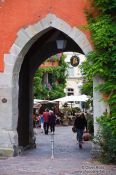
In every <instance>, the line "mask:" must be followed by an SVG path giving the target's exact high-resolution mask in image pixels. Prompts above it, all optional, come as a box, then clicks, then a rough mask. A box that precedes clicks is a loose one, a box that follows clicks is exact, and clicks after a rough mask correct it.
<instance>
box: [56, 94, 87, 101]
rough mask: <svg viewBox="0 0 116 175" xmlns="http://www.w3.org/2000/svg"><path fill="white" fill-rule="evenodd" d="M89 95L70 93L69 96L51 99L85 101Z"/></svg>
mask: <svg viewBox="0 0 116 175" xmlns="http://www.w3.org/2000/svg"><path fill="white" fill-rule="evenodd" d="M88 99H89V97H88V96H87V95H78V96H77V95H71V96H65V97H62V98H58V99H55V100H53V101H60V102H68V101H69V102H70V101H87V100H88Z"/></svg>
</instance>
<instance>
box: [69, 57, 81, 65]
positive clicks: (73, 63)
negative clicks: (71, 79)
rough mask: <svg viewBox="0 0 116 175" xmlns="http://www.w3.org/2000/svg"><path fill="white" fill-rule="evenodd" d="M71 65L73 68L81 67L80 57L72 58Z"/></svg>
mask: <svg viewBox="0 0 116 175" xmlns="http://www.w3.org/2000/svg"><path fill="white" fill-rule="evenodd" d="M70 63H71V65H72V66H73V67H76V66H78V65H79V57H77V56H76V55H74V56H72V57H71V59H70Z"/></svg>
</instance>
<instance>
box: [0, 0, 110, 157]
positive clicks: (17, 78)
mask: <svg viewBox="0 0 116 175" xmlns="http://www.w3.org/2000/svg"><path fill="white" fill-rule="evenodd" d="M89 2H90V1H89V0H87V1H85V0H78V1H77V0H68V3H67V0H61V1H60V0H38V1H37V0H30V1H29V0H20V1H17V0H12V1H11V0H4V1H0V11H1V13H0V38H1V41H2V42H1V43H0V154H1V155H7V156H13V155H14V154H15V153H17V150H18V148H19V147H27V146H29V147H33V146H34V145H35V137H34V133H33V127H32V126H33V125H32V123H33V121H32V108H33V76H34V73H35V71H36V70H37V68H38V67H39V65H41V64H42V63H43V62H44V61H45V60H46V59H47V58H49V57H50V56H52V55H54V54H57V53H59V52H60V50H59V49H58V48H57V47H56V40H57V39H58V38H59V37H61V35H62V37H64V38H65V39H66V40H67V46H66V48H65V50H64V51H72V52H79V53H81V54H85V55H87V54H88V53H89V52H90V51H92V46H91V40H90V35H89V33H88V32H87V31H84V30H82V29H81V30H80V28H81V26H83V25H86V24H87V19H86V15H85V13H84V12H85V8H89ZM102 82H103V81H102V80H101V79H100V78H99V77H94V79H93V84H94V87H96V86H97V85H98V84H99V83H102ZM93 95H94V98H93V101H94V106H95V108H94V130H95V134H96V132H97V123H96V117H98V114H99V116H101V114H102V113H103V112H104V111H106V108H107V107H108V106H107V104H105V103H104V102H101V101H100V99H101V94H100V93H99V92H95V91H94V92H93Z"/></svg>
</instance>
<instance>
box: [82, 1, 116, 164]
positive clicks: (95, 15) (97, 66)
mask: <svg viewBox="0 0 116 175" xmlns="http://www.w3.org/2000/svg"><path fill="white" fill-rule="evenodd" d="M92 6H93V7H94V10H93V8H91V9H90V11H89V12H86V14H87V17H88V29H89V30H90V33H91V38H92V41H93V44H94V51H92V52H91V53H89V54H88V56H87V60H86V61H85V62H84V63H83V64H82V66H81V70H82V73H83V75H84V86H83V87H82V92H84V93H85V94H87V95H88V94H90V95H91V94H92V91H93V90H92V78H93V76H96V75H98V76H100V77H101V78H102V79H103V80H104V83H103V84H101V85H99V86H98V87H96V89H95V90H98V91H100V92H101V93H102V94H103V95H106V96H107V97H108V98H107V102H108V103H109V106H110V114H109V116H108V115H104V116H102V117H101V118H100V119H98V123H99V124H100V131H99V133H98V137H97V139H98V144H99V145H100V146H101V147H102V153H103V157H102V158H103V160H107V162H115V161H116V148H115V146H116V24H115V22H116V13H115V11H116V1H115V0H110V1H109V0H92ZM86 28H87V27H86Z"/></svg>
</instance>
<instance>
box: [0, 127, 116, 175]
mask: <svg viewBox="0 0 116 175" xmlns="http://www.w3.org/2000/svg"><path fill="white" fill-rule="evenodd" d="M71 128H72V127H71V126H69V127H56V131H55V135H51V133H49V134H48V135H44V133H41V130H40V128H38V129H37V134H36V143H37V148H36V149H30V150H28V151H25V152H23V153H22V155H20V156H17V157H11V158H8V159H1V160H0V175H115V172H116V171H115V170H116V169H115V167H114V166H112V165H102V164H100V163H98V162H94V161H92V160H91V155H90V153H91V146H92V145H91V142H84V143H83V149H82V150H80V149H79V148H78V144H77V143H76V134H74V133H72V130H71ZM53 138H54V155H53V152H52V143H53V142H52V141H53Z"/></svg>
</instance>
